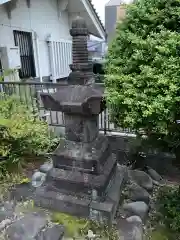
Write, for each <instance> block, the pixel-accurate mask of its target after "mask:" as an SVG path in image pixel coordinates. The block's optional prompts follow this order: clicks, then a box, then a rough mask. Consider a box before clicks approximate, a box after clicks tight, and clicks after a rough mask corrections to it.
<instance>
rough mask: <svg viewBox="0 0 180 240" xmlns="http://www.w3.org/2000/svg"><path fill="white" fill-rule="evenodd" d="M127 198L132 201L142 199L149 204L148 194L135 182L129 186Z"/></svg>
mask: <svg viewBox="0 0 180 240" xmlns="http://www.w3.org/2000/svg"><path fill="white" fill-rule="evenodd" d="M129 198H130V200H132V201H142V202H145V203H146V204H149V201H150V194H149V193H148V192H147V191H146V190H145V189H144V188H142V187H140V186H138V185H137V184H136V183H132V184H131V185H130V186H129Z"/></svg>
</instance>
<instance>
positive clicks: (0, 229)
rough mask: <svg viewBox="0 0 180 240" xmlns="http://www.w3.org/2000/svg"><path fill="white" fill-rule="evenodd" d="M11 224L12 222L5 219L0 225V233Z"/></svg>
mask: <svg viewBox="0 0 180 240" xmlns="http://www.w3.org/2000/svg"><path fill="white" fill-rule="evenodd" d="M11 223H12V220H10V219H5V220H3V221H2V222H1V223H0V231H2V230H3V229H4V228H5V227H7V226H9V225H10V224H11Z"/></svg>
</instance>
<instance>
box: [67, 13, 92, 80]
mask: <svg viewBox="0 0 180 240" xmlns="http://www.w3.org/2000/svg"><path fill="white" fill-rule="evenodd" d="M70 34H71V36H72V58H73V63H72V64H71V65H70V69H71V70H72V72H71V73H70V75H69V83H70V84H76V85H77V84H78V85H85V84H91V83H93V82H94V77H93V64H92V62H89V61H88V49H87V37H88V35H89V33H88V29H87V25H86V22H85V20H84V19H83V18H81V17H77V18H76V19H75V20H74V21H73V23H72V29H71V30H70Z"/></svg>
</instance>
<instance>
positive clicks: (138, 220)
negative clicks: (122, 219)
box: [126, 216, 142, 224]
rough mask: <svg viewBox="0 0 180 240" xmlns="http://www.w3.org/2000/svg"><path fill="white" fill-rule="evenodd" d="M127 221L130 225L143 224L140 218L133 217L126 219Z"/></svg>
mask: <svg viewBox="0 0 180 240" xmlns="http://www.w3.org/2000/svg"><path fill="white" fill-rule="evenodd" d="M126 221H127V222H129V223H138V224H142V220H141V218H140V217H139V216H131V217H128V218H126Z"/></svg>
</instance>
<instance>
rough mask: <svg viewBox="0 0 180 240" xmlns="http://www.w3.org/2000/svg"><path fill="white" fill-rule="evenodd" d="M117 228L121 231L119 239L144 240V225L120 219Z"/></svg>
mask: <svg viewBox="0 0 180 240" xmlns="http://www.w3.org/2000/svg"><path fill="white" fill-rule="evenodd" d="M117 227H118V230H119V239H123V240H143V227H142V223H136V222H128V221H127V220H126V219H120V220H119V221H118V224H117Z"/></svg>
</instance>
